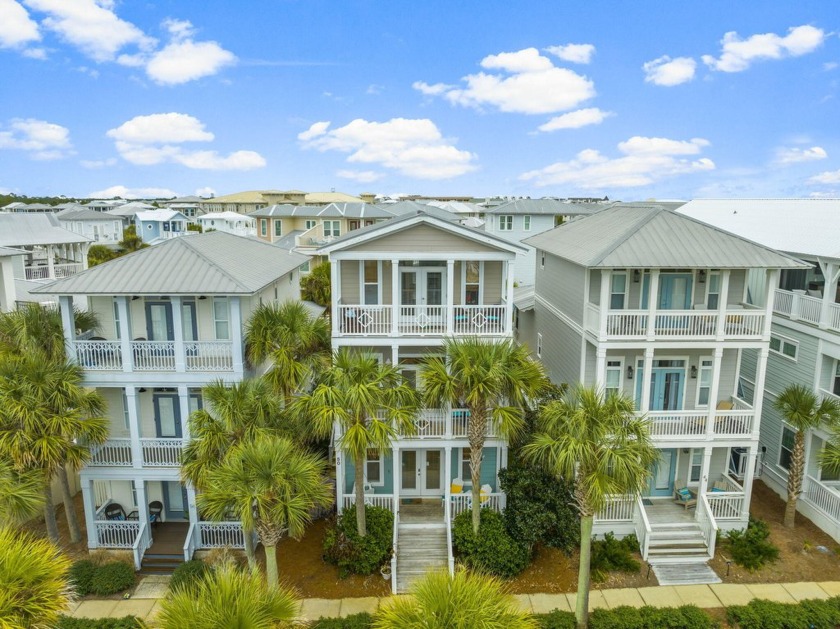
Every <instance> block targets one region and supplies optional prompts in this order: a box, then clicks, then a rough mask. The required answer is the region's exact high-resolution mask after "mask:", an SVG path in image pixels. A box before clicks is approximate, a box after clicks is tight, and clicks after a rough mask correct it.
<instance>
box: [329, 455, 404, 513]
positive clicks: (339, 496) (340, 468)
mask: <svg viewBox="0 0 840 629" xmlns="http://www.w3.org/2000/svg"><path fill="white" fill-rule="evenodd" d="M344 482H345V479H344V452H342V451H341V449H340V448H339V445H338V439H336V440H335V508H336V511H337V512H338V513H341V512H342V511H343V510H344ZM394 482H396V479H394Z"/></svg>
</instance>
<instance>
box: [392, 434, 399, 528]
mask: <svg viewBox="0 0 840 629" xmlns="http://www.w3.org/2000/svg"><path fill="white" fill-rule="evenodd" d="M391 452H392V454H393V456H392V458H391V476H392V478H393V483H394V515H396V514H397V511H398V510H399V508H400V479H401V477H400V447H399V446H398V445H394V447H393V448H392V450H391Z"/></svg>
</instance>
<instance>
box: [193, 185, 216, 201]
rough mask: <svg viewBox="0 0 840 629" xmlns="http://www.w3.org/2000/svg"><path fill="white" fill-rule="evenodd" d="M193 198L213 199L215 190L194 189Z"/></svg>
mask: <svg viewBox="0 0 840 629" xmlns="http://www.w3.org/2000/svg"><path fill="white" fill-rule="evenodd" d="M195 196H197V197H204V198H205V199H206V198H209V197H215V196H216V190H215V188H211V187H210V186H204V187H203V188H196V191H195Z"/></svg>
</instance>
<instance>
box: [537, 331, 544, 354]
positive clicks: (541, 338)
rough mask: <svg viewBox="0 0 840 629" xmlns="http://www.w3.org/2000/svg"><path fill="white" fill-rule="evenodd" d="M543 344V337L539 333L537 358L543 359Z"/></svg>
mask: <svg viewBox="0 0 840 629" xmlns="http://www.w3.org/2000/svg"><path fill="white" fill-rule="evenodd" d="M542 342H543V335H542V334H541V333H540V332H537V358H542Z"/></svg>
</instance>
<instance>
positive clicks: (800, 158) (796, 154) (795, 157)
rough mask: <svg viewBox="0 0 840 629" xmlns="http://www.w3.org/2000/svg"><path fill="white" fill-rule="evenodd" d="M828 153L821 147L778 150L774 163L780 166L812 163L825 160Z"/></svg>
mask: <svg viewBox="0 0 840 629" xmlns="http://www.w3.org/2000/svg"><path fill="white" fill-rule="evenodd" d="M827 157H828V153H826V152H825V149H824V148H822V147H821V146H812V147H811V148H806V149H800V148H796V147H793V148H780V149H778V150H777V151H776V160H775V161H776V163H777V164H781V165H787V164H798V163H800V162H814V161H817V160H821V159H825V158H827Z"/></svg>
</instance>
